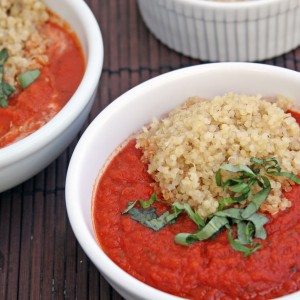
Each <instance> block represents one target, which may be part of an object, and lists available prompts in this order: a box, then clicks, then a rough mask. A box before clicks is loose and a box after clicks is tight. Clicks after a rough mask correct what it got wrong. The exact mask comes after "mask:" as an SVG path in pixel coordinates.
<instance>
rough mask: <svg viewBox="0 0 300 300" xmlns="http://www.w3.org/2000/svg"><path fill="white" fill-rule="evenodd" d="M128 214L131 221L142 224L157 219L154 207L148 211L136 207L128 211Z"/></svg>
mask: <svg viewBox="0 0 300 300" xmlns="http://www.w3.org/2000/svg"><path fill="white" fill-rule="evenodd" d="M128 214H129V215H130V216H131V219H133V220H135V221H138V222H140V223H142V224H143V223H145V221H147V220H152V219H156V218H157V217H158V216H157V213H156V208H155V207H153V208H149V209H139V208H137V207H133V208H132V209H131V210H129V211H128Z"/></svg>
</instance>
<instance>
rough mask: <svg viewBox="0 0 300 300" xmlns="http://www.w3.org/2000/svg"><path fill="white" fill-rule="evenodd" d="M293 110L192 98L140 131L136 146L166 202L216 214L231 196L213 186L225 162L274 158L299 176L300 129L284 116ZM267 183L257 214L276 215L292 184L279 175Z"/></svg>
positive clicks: (277, 104)
mask: <svg viewBox="0 0 300 300" xmlns="http://www.w3.org/2000/svg"><path fill="white" fill-rule="evenodd" d="M273 100H274V99H273ZM291 105H292V103H291V101H289V100H287V99H286V98H284V97H278V98H277V99H275V101H269V100H266V98H263V97H261V96H247V95H238V94H234V93H228V94H226V95H224V96H217V97H214V98H213V99H211V100H206V99H201V98H199V97H193V98H190V99H188V100H187V101H186V102H185V103H184V104H183V105H182V106H180V107H178V108H175V109H174V110H173V111H171V112H170V113H169V114H168V116H167V117H165V118H163V119H161V120H157V119H154V120H153V122H152V123H151V125H150V126H149V127H148V128H146V127H145V128H143V132H142V133H140V134H139V135H138V136H137V144H136V146H137V148H141V149H142V151H143V156H142V159H143V161H144V162H145V163H147V164H148V172H149V173H150V174H151V175H152V177H153V178H154V180H155V184H154V185H155V189H157V191H158V190H159V191H160V192H161V193H162V196H163V197H164V199H165V200H167V201H170V202H174V201H179V202H181V203H188V204H190V205H191V206H192V207H193V208H195V209H196V210H197V211H198V213H199V214H200V215H201V216H202V217H206V216H208V215H210V214H212V213H214V212H215V211H216V210H217V208H218V200H220V199H222V198H224V197H229V196H230V195H229V194H228V193H227V192H226V191H223V190H222V188H220V187H218V186H217V185H216V182H215V173H216V172H217V170H218V169H219V167H220V166H221V165H222V164H224V163H228V164H232V165H235V164H245V165H249V163H250V158H251V157H256V158H270V157H276V158H278V159H279V162H280V164H281V167H282V171H285V172H291V173H294V174H298V173H299V171H300V151H299V150H300V128H299V125H298V124H297V122H296V120H295V119H294V118H293V117H292V116H291V115H290V114H289V113H286V110H287V109H289V108H290V107H291ZM225 176H226V174H225ZM270 182H271V187H272V191H271V193H270V195H269V197H268V199H267V201H266V202H265V203H264V204H263V206H262V207H261V211H268V212H270V213H271V214H275V213H277V212H278V211H280V210H284V209H285V208H287V207H289V206H290V205H291V203H290V202H289V200H287V199H286V198H285V197H284V196H283V194H282V189H285V190H289V189H290V188H291V184H293V183H292V182H291V181H290V180H289V179H287V178H285V177H279V176H277V177H276V178H272V177H271V178H270Z"/></svg>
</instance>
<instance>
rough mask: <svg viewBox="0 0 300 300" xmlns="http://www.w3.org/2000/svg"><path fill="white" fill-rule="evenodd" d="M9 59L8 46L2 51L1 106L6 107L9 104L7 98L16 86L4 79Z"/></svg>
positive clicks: (0, 60) (0, 68)
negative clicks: (5, 66)
mask: <svg viewBox="0 0 300 300" xmlns="http://www.w3.org/2000/svg"><path fill="white" fill-rule="evenodd" d="M7 59H8V52H7V49H6V48H3V49H2V50H1V51H0V107H2V108H6V107H7V106H8V103H7V100H8V98H9V96H10V95H11V94H12V93H14V92H15V88H14V87H13V86H11V85H10V84H8V83H7V82H5V81H3V77H4V64H5V63H6V61H7Z"/></svg>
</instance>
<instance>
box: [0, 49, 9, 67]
mask: <svg viewBox="0 0 300 300" xmlns="http://www.w3.org/2000/svg"><path fill="white" fill-rule="evenodd" d="M7 59H8V51H7V49H6V48H3V49H2V50H1V51H0V64H1V65H4V64H5V63H6V61H7Z"/></svg>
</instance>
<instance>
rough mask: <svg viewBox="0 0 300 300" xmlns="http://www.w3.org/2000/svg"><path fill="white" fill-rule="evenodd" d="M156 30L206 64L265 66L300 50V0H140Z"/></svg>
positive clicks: (166, 41)
mask: <svg viewBox="0 0 300 300" xmlns="http://www.w3.org/2000/svg"><path fill="white" fill-rule="evenodd" d="M138 5H139V9H140V12H141V15H142V18H143V19H144V21H145V24H146V25H147V27H148V28H149V29H150V31H151V32H152V33H153V34H154V35H155V36H156V37H157V38H158V39H159V40H160V41H161V42H162V43H164V44H166V45H167V46H168V47H170V48H171V49H173V50H176V51H178V52H180V53H182V54H184V55H187V56H190V57H192V58H196V59H201V60H203V61H259V60H265V59H268V58H272V57H276V56H278V55H282V54H284V53H286V52H289V51H290V50H293V49H295V48H296V47H297V46H299V45H300V0H253V1H243V2H234V3H226V2H213V1H205V0H138Z"/></svg>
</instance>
